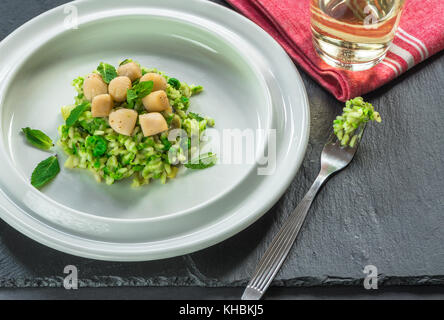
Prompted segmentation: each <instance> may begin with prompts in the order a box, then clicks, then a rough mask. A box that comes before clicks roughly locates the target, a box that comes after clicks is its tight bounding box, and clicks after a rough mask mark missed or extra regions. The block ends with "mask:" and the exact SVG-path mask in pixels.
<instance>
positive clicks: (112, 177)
mask: <svg viewBox="0 0 444 320" xmlns="http://www.w3.org/2000/svg"><path fill="white" fill-rule="evenodd" d="M73 86H74V87H75V89H76V91H77V96H76V97H75V103H74V104H73V105H69V106H64V107H62V116H63V119H64V120H65V124H63V125H61V126H60V127H59V135H60V140H59V141H58V145H59V146H61V147H62V148H63V150H64V151H65V152H66V153H67V154H68V155H69V157H68V159H67V161H66V162H65V167H66V168H81V169H88V170H89V171H91V172H92V173H93V174H94V177H95V178H96V180H97V181H98V182H101V181H104V182H105V183H106V184H109V185H111V184H113V183H114V182H116V181H119V180H122V179H125V178H129V177H132V178H133V184H132V185H133V186H135V187H138V186H141V185H145V184H148V183H149V182H150V181H152V180H153V179H159V180H160V181H161V182H162V183H166V181H167V180H168V178H170V179H172V178H175V177H176V174H177V172H178V169H179V167H180V166H181V165H182V164H183V163H185V166H186V167H187V168H190V169H204V168H208V167H210V166H212V165H214V164H215V162H216V160H217V159H216V157H215V155H214V154H212V153H207V154H205V155H199V152H198V150H193V148H194V147H193V148H192V147H190V146H191V145H192V144H191V140H192V139H193V138H197V139H198V140H199V141H200V139H201V137H202V133H203V132H204V131H205V130H206V129H207V127H208V126H210V127H213V126H214V120H213V119H211V118H209V117H205V116H202V115H199V114H196V113H193V112H190V111H189V108H190V102H191V100H190V98H191V97H192V96H194V95H195V94H198V93H200V92H201V91H202V90H203V88H202V87H201V86H189V85H187V84H186V83H184V82H181V81H179V80H178V79H175V78H170V77H169V76H167V75H165V74H164V73H163V72H160V71H157V70H156V69H147V68H144V67H141V66H140V65H139V64H138V63H137V62H135V61H132V60H131V59H127V60H125V61H123V62H122V63H120V65H119V67H118V68H117V69H116V68H115V67H114V66H112V65H110V64H107V63H100V65H99V66H98V67H97V70H95V71H93V72H92V73H91V74H90V75H88V76H87V77H78V78H77V79H74V81H73ZM173 129H182V130H183V132H186V137H185V136H184V135H181V136H179V137H175V138H174V139H172V140H171V141H170V140H169V134H170V132H171V130H173ZM196 154H197V158H198V160H197V164H196V163H195V162H194V164H187V163H186V160H187V159H189V158H193V157H194V158H196Z"/></svg>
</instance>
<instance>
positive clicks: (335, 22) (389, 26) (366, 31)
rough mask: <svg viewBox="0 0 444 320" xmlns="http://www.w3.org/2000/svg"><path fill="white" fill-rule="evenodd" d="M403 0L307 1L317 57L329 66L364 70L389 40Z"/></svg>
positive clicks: (376, 60) (381, 54)
mask: <svg viewBox="0 0 444 320" xmlns="http://www.w3.org/2000/svg"><path fill="white" fill-rule="evenodd" d="M404 2H405V0H311V30H312V34H313V45H314V47H315V49H316V52H317V53H318V55H319V56H320V57H321V58H322V59H323V60H324V61H325V62H326V63H327V64H329V65H331V66H334V67H338V68H342V69H347V70H353V71H361V70H367V69H370V68H372V67H373V66H375V65H376V64H378V63H379V62H381V61H382V60H383V59H384V57H385V55H386V54H387V51H388V49H389V48H390V45H391V43H392V41H393V37H394V36H395V32H396V29H397V28H398V24H399V20H400V17H401V12H402V8H403V6H404Z"/></svg>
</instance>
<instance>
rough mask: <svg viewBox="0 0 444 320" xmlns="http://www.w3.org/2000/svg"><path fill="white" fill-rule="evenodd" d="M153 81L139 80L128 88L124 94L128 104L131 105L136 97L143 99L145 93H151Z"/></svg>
mask: <svg viewBox="0 0 444 320" xmlns="http://www.w3.org/2000/svg"><path fill="white" fill-rule="evenodd" d="M153 86H154V82H153V81H143V82H139V83H138V84H136V85H135V86H133V87H132V88H131V89H128V91H127V95H126V101H127V103H128V105H129V106H133V105H134V102H136V100H138V99H143V98H145V97H146V96H147V95H149V94H150V93H151V91H152V90H153Z"/></svg>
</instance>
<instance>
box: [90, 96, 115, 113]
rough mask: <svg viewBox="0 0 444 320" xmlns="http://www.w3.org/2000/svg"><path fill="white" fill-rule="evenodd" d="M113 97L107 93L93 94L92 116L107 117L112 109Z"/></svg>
mask: <svg viewBox="0 0 444 320" xmlns="http://www.w3.org/2000/svg"><path fill="white" fill-rule="evenodd" d="M113 105H114V103H113V99H112V98H111V96H110V95H109V94H100V95H98V96H95V97H94V99H93V101H92V104H91V113H92V116H93V117H95V118H97V117H107V116H108V115H109V114H110V112H111V110H112V109H113Z"/></svg>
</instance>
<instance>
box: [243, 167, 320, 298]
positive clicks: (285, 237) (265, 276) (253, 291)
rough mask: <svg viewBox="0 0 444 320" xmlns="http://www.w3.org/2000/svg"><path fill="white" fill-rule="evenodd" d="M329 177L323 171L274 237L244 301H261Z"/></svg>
mask: <svg viewBox="0 0 444 320" xmlns="http://www.w3.org/2000/svg"><path fill="white" fill-rule="evenodd" d="M327 177H328V175H325V174H323V172H322V171H321V173H320V174H319V175H318V177H317V178H316V180H315V181H314V183H313V185H312V186H311V187H310V189H309V190H308V192H307V194H306V195H305V196H304V198H303V199H302V200H301V202H300V203H299V204H298V206H297V207H296V209H295V210H294V211H293V212H292V214H291V215H290V217H289V218H288V219H287V221H286V222H285V224H284V226H283V227H282V228H281V229H280V230H279V232H278V234H277V235H276V236H275V237H274V239H273V241H272V242H271V245H270V247H268V249H267V251H266V252H265V254H264V256H263V257H262V259H261V260H260V261H259V264H258V266H257V268H256V270H255V272H254V275H253V278H252V279H251V281H250V283H249V284H248V285H247V288H246V289H245V291H244V294H243V295H242V300H259V299H261V297H262V295H263V294H264V293H265V291H266V290H267V289H268V287H269V286H270V283H271V282H272V281H273V279H274V277H275V276H276V274H277V273H278V271H279V269H280V268H281V266H282V263H283V262H284V261H285V258H286V257H287V255H288V253H289V251H290V249H291V247H292V246H293V243H294V242H295V240H296V237H297V236H298V234H299V231H300V230H301V227H302V224H303V223H304V220H305V217H306V216H307V213H308V210H309V209H310V206H311V203H312V202H313V200H314V198H315V197H316V194H317V193H318V191H319V189H320V188H321V187H322V185H323V184H324V182H325V181H326V179H327Z"/></svg>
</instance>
